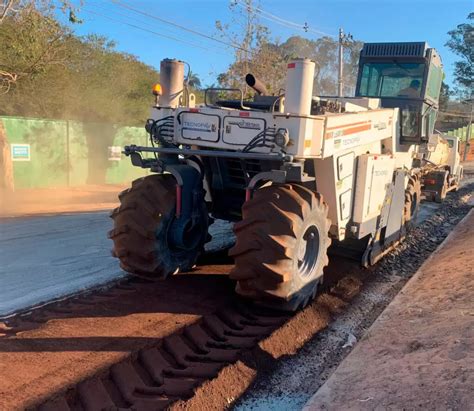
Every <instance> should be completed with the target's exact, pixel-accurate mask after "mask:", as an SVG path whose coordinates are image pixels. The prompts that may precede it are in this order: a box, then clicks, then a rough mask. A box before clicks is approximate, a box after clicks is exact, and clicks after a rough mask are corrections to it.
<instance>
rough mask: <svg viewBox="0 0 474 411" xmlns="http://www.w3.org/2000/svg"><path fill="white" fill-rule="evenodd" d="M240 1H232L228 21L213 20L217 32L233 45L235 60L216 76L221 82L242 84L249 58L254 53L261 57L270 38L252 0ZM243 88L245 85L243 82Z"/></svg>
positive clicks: (229, 85)
mask: <svg viewBox="0 0 474 411" xmlns="http://www.w3.org/2000/svg"><path fill="white" fill-rule="evenodd" d="M244 1H245V5H242V3H239V2H236V1H235V2H234V1H232V2H231V3H230V5H229V8H230V10H231V13H232V19H231V22H230V23H222V22H221V21H216V28H217V31H218V33H219V35H220V36H221V37H222V38H223V39H225V40H226V41H228V42H229V43H231V44H232V45H233V46H234V56H235V57H234V63H233V64H231V66H230V67H229V69H228V70H227V72H226V73H222V74H221V75H219V77H218V81H219V84H220V85H221V86H225V87H229V88H241V87H242V84H243V83H242V81H243V79H244V78H245V75H246V74H247V73H249V72H250V71H252V68H253V67H252V62H255V61H256V60H257V57H256V55H257V54H259V55H260V58H262V57H264V53H265V51H266V50H269V49H268V48H266V44H267V43H268V42H269V36H268V33H269V31H268V28H267V27H265V26H263V25H262V24H260V22H259V19H258V16H257V13H256V11H255V9H256V6H255V1H254V0H244ZM243 88H244V89H245V91H246V92H247V91H248V90H247V87H246V85H245V83H244V87H243Z"/></svg>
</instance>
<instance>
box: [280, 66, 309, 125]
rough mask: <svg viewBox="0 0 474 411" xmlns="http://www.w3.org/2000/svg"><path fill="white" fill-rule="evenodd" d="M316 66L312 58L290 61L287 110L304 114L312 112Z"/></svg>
mask: <svg viewBox="0 0 474 411" xmlns="http://www.w3.org/2000/svg"><path fill="white" fill-rule="evenodd" d="M315 66H316V65H315V63H314V61H312V60H310V59H295V60H292V61H290V63H288V69H287V73H286V88H285V112H287V113H291V114H299V115H303V116H307V115H309V114H310V113H311V99H312V97H313V83H314V70H315Z"/></svg>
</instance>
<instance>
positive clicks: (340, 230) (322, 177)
mask: <svg viewBox="0 0 474 411" xmlns="http://www.w3.org/2000/svg"><path fill="white" fill-rule="evenodd" d="M380 150H381V145H380V142H379V141H376V142H373V143H371V144H366V145H361V146H358V147H355V148H354V149H351V150H347V151H343V152H340V153H337V154H336V155H334V156H333V157H330V158H326V159H316V160H314V168H315V175H316V185H317V190H318V191H319V192H320V193H321V194H322V195H323V197H324V201H325V202H326V203H327V204H328V206H329V216H328V217H329V219H330V220H331V230H330V234H331V235H332V236H333V237H334V238H336V239H338V240H344V238H345V237H346V227H347V224H348V223H349V222H350V221H351V219H352V217H353V215H352V213H353V207H354V205H353V204H354V201H353V198H354V195H355V189H356V186H355V183H356V170H357V163H358V157H360V156H361V155H365V153H366V152H371V153H377V155H379V156H380ZM388 157H390V156H388ZM392 161H393V160H392Z"/></svg>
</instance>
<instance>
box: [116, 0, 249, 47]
mask: <svg viewBox="0 0 474 411" xmlns="http://www.w3.org/2000/svg"><path fill="white" fill-rule="evenodd" d="M110 1H111V2H112V4H115V5H117V6H119V7H122V8H125V9H128V10H131V11H133V12H134V13H137V14H141V15H142V16H147V17H149V18H151V19H154V20H157V21H160V22H162V23H165V24H168V25H171V26H174V27H177V28H179V29H181V30H184V31H187V32H189V33H192V34H194V35H196V36H200V37H203V38H206V39H208V40H212V41H215V42H217V43H220V44H223V45H225V46H227V47H231V48H233V49H235V50H240V51H244V52H246V53H249V54H254V53H253V52H252V51H250V50H248V49H246V48H244V47H240V46H238V45H235V44H232V43H228V42H226V41H224V40H221V39H218V38H216V37H213V36H210V35H208V34H205V33H201V32H200V31H197V30H194V29H190V28H189V27H185V26H182V25H181V24H178V23H175V22H174V21H171V20H167V19H164V18H162V17H158V16H155V15H153V14H150V13H147V12H144V11H142V10H139V9H136V8H134V7H132V6H130V5H129V4H127V3H123V2H121V1H119V0H110Z"/></svg>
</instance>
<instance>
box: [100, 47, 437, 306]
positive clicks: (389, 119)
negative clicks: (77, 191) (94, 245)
mask: <svg viewBox="0 0 474 411" xmlns="http://www.w3.org/2000/svg"><path fill="white" fill-rule="evenodd" d="M314 75H315V63H314V62H313V61H311V60H309V59H306V58H302V59H295V60H292V61H289V62H288V64H287V75H286V86H285V90H284V93H283V94H281V95H278V96H272V95H268V93H267V91H266V88H265V86H264V85H263V84H262V82H260V81H259V80H258V79H257V78H255V77H254V76H253V75H252V74H249V75H247V77H246V82H247V84H248V85H249V86H250V87H252V88H253V89H254V90H255V96H254V98H253V99H244V94H243V92H242V91H241V90H239V89H207V90H206V91H205V93H204V94H205V96H204V104H202V105H200V106H196V104H195V99H194V96H193V95H192V94H190V93H189V92H188V89H187V87H186V82H185V76H184V63H183V62H181V61H178V60H173V59H165V60H163V61H162V62H161V71H160V84H159V85H156V86H155V87H154V89H153V90H154V94H155V96H156V104H155V105H154V106H153V108H152V112H151V117H150V119H148V120H147V122H146V130H147V132H148V133H149V135H150V145H149V146H136V145H130V146H126V147H125V148H124V153H125V155H127V156H130V158H131V162H132V164H133V165H134V166H138V167H143V168H145V169H149V170H150V171H151V174H150V175H148V176H146V177H143V178H140V179H138V180H136V181H134V182H133V184H132V186H131V187H130V188H129V189H127V190H125V191H123V192H122V193H121V194H120V195H119V198H120V206H119V207H118V208H117V209H115V210H114V211H113V212H112V214H111V217H112V219H113V220H114V228H113V229H112V230H111V232H110V233H109V236H110V238H111V239H112V240H113V243H114V248H113V255H114V256H116V257H117V258H119V259H120V265H121V267H122V268H123V269H124V270H125V271H127V272H129V273H132V274H135V275H138V276H142V277H146V278H149V279H162V278H166V277H167V276H169V275H172V274H174V273H177V272H185V271H188V270H191V269H192V268H193V266H194V265H195V264H196V262H197V259H198V256H199V255H200V253H202V251H203V248H204V244H205V243H206V241H208V240H209V234H208V228H209V225H210V224H211V223H212V222H213V219H214V218H219V219H224V220H228V221H232V222H234V223H235V224H234V232H235V236H236V242H235V245H234V246H233V247H232V248H231V249H230V250H229V255H230V256H231V257H232V258H233V259H234V262H235V265H234V267H233V268H232V270H231V272H230V274H229V276H230V278H231V279H233V280H235V281H236V292H237V293H238V294H240V295H241V296H243V297H246V298H248V299H250V300H254V301H257V302H259V303H260V304H264V305H269V306H272V307H276V308H279V309H283V310H290V311H293V310H297V309H299V308H301V307H304V306H305V305H306V304H308V302H309V301H311V300H312V299H313V298H314V296H315V294H316V291H317V289H318V285H319V284H321V283H322V280H323V269H324V267H325V266H326V265H327V264H328V261H329V257H328V256H329V255H331V258H337V255H339V254H341V253H342V254H344V255H347V256H351V257H356V258H358V259H360V261H361V263H362V264H363V265H364V266H368V265H371V264H374V263H375V262H376V261H378V260H379V259H380V258H381V257H382V256H383V255H384V254H385V253H387V252H388V251H389V250H390V249H391V248H392V247H394V246H395V245H396V244H397V243H398V242H400V241H401V240H402V239H403V238H404V236H405V233H406V231H407V229H409V228H410V226H411V225H412V224H413V221H414V219H415V218H416V215H417V212H418V207H419V204H420V200H421V195H422V193H421V183H422V180H421V179H422V177H423V173H422V170H423V165H422V164H421V163H420V160H421V158H422V157H423V156H425V160H426V161H430V160H429V156H428V155H427V154H426V155H425V154H423V153H425V151H426V153H428V144H429V142H430V138H431V136H433V135H434V124H435V119H436V114H437V111H438V98H439V93H440V86H441V81H442V78H443V69H442V62H441V59H440V57H439V55H438V53H437V52H436V50H434V49H433V48H430V47H429V46H428V45H427V44H426V43H424V42H419V43H366V44H365V45H364V46H363V49H362V51H361V53H360V61H359V73H358V80H357V86H356V95H355V97H321V96H315V95H313V82H314ZM226 97H227V98H226ZM230 97H233V98H230ZM425 148H426V150H425ZM425 184H427V180H426V179H425ZM331 244H332V245H331ZM330 245H331V248H330ZM333 255H335V256H336V257H333Z"/></svg>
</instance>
